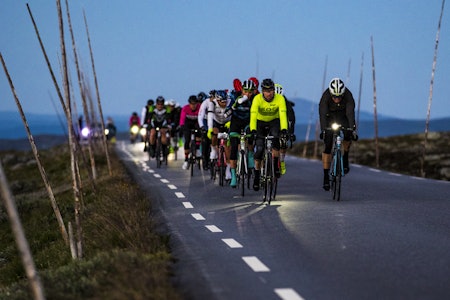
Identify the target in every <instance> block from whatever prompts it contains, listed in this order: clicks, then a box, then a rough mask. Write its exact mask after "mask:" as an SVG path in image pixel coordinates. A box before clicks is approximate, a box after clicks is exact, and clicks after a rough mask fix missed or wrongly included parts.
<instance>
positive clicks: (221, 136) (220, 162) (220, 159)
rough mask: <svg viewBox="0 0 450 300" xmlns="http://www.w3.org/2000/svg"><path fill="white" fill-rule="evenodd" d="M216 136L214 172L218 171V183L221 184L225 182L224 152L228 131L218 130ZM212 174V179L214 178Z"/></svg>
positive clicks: (225, 163)
mask: <svg viewBox="0 0 450 300" xmlns="http://www.w3.org/2000/svg"><path fill="white" fill-rule="evenodd" d="M217 138H218V140H219V146H218V147H219V153H218V156H217V161H216V163H215V172H218V173H219V185H220V186H223V185H224V183H225V170H226V168H227V157H226V153H225V147H226V143H227V141H228V133H226V132H219V133H218V134H217ZM215 177H216V176H215V174H214V179H215Z"/></svg>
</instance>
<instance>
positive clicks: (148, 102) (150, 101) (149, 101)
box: [147, 99, 155, 106]
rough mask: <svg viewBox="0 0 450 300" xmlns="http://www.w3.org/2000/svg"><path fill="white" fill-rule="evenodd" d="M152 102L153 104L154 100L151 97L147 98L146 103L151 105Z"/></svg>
mask: <svg viewBox="0 0 450 300" xmlns="http://www.w3.org/2000/svg"><path fill="white" fill-rule="evenodd" d="M153 104H155V101H153V99H148V100H147V105H148V106H152V105H153Z"/></svg>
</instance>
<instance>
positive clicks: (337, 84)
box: [328, 78, 345, 97]
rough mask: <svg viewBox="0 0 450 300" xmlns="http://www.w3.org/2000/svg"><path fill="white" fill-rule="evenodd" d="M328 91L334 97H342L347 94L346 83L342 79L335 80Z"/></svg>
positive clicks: (332, 80)
mask: <svg viewBox="0 0 450 300" xmlns="http://www.w3.org/2000/svg"><path fill="white" fill-rule="evenodd" d="M328 90H329V91H330V93H331V95H333V96H338V97H339V96H342V95H343V94H344V92H345V85H344V82H343V81H342V79H340V78H333V79H331V81H330V84H329V85H328Z"/></svg>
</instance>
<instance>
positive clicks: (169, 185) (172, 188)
mask: <svg viewBox="0 0 450 300" xmlns="http://www.w3.org/2000/svg"><path fill="white" fill-rule="evenodd" d="M167 186H168V187H169V189H171V190H176V189H177V187H176V186H174V185H173V184H168V185H167Z"/></svg>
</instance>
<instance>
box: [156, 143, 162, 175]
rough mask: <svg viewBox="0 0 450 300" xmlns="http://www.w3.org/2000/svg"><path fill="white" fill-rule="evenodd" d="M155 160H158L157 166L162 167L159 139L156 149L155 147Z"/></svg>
mask: <svg viewBox="0 0 450 300" xmlns="http://www.w3.org/2000/svg"><path fill="white" fill-rule="evenodd" d="M155 160H156V168H157V169H159V168H161V143H160V141H157V144H156V149H155Z"/></svg>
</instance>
